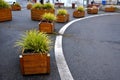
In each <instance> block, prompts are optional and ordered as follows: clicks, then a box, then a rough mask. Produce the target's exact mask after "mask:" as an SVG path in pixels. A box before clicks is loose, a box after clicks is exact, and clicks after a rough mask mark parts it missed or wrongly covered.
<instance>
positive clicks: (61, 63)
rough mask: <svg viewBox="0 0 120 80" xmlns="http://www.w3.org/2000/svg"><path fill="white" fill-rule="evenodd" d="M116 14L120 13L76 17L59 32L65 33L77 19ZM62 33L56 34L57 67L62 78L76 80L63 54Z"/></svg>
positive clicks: (63, 79) (62, 79)
mask: <svg viewBox="0 0 120 80" xmlns="http://www.w3.org/2000/svg"><path fill="white" fill-rule="evenodd" d="M114 14H119V13H107V14H99V15H93V16H88V17H85V18H80V19H75V20H73V21H71V22H69V23H67V24H66V25H65V26H63V27H62V28H61V29H60V31H59V33H60V34H64V32H65V30H66V29H67V28H68V27H69V26H70V25H71V24H72V23H74V22H76V21H80V20H84V19H87V18H92V17H98V16H105V15H114ZM62 38H63V36H62V35H58V36H56V40H55V47H54V51H55V59H56V63H57V67H58V71H59V74H60V78H61V80H74V78H73V76H72V74H71V72H70V70H69V67H68V65H67V62H66V60H65V57H64V54H63V48H62Z"/></svg>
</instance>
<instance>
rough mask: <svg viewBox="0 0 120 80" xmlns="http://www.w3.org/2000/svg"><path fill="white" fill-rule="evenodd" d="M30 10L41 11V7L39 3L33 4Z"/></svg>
mask: <svg viewBox="0 0 120 80" xmlns="http://www.w3.org/2000/svg"><path fill="white" fill-rule="evenodd" d="M32 8H36V9H41V8H43V5H42V4H41V3H35V4H33V6H32Z"/></svg>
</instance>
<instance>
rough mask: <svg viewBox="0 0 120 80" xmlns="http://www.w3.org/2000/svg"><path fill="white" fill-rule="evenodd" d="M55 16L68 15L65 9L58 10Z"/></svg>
mask: <svg viewBox="0 0 120 80" xmlns="http://www.w3.org/2000/svg"><path fill="white" fill-rule="evenodd" d="M57 14H58V15H66V14H68V12H67V10H66V9H59V10H58V11H57Z"/></svg>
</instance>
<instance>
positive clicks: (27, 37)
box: [15, 30, 52, 54]
mask: <svg viewBox="0 0 120 80" xmlns="http://www.w3.org/2000/svg"><path fill="white" fill-rule="evenodd" d="M51 42H52V41H51V40H50V39H49V37H48V36H47V34H45V33H43V32H39V31H37V30H29V31H26V32H25V33H24V34H23V35H21V38H20V40H17V41H16V42H15V44H16V45H15V46H19V47H20V48H22V49H24V50H25V51H28V50H29V51H32V52H33V53H40V54H43V53H48V52H49V51H50V48H51V46H50V44H51Z"/></svg>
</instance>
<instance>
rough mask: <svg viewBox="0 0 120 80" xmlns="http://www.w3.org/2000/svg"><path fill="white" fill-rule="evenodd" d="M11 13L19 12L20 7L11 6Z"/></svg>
mask: <svg viewBox="0 0 120 80" xmlns="http://www.w3.org/2000/svg"><path fill="white" fill-rule="evenodd" d="M11 8H12V11H20V10H21V6H17V5H11Z"/></svg>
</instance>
